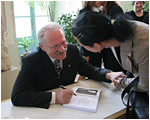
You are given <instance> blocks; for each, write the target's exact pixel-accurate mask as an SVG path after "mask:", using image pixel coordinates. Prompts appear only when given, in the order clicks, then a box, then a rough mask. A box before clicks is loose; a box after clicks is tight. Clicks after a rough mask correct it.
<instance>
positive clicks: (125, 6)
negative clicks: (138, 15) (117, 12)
mask: <svg viewBox="0 0 150 120" xmlns="http://www.w3.org/2000/svg"><path fill="white" fill-rule="evenodd" d="M117 3H118V4H119V5H120V6H121V8H122V9H123V10H124V12H127V11H130V10H132V9H133V6H132V1H117Z"/></svg>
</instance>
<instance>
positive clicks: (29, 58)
mask: <svg viewBox="0 0 150 120" xmlns="http://www.w3.org/2000/svg"><path fill="white" fill-rule="evenodd" d="M38 40H39V47H37V48H36V49H35V50H33V51H32V52H31V53H29V54H28V55H26V56H25V57H24V58H23V64H22V68H21V71H20V72H19V75H18V77H17V80H16V82H15V84H14V87H13V91H12V97H11V100H12V103H13V104H14V105H15V106H32V107H41V108H48V107H49V106H50V104H64V103H68V102H69V101H70V99H71V97H72V95H73V91H72V89H60V90H58V91H56V92H46V91H47V90H50V89H54V88H58V87H59V86H60V85H68V84H72V83H74V79H75V77H76V75H77V73H79V74H81V75H83V76H88V77H90V78H92V79H94V80H97V81H103V82H111V80H113V79H117V78H118V77H125V75H124V74H123V73H122V72H117V73H115V72H111V71H110V70H108V69H100V68H98V67H94V66H92V65H90V64H89V63H88V62H87V61H86V60H85V59H84V58H83V57H82V55H81V54H80V52H79V50H78V48H77V46H75V45H72V44H68V45H67V43H66V39H65V36H64V32H63V30H62V28H61V27H60V26H59V25H58V24H56V23H54V22H52V23H49V24H47V25H45V26H44V27H43V28H41V30H40V31H39V33H38ZM56 61H57V62H56ZM59 66H60V67H59Z"/></svg>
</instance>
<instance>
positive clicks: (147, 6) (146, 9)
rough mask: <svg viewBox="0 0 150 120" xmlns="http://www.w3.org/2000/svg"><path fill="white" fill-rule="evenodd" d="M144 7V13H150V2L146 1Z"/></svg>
mask: <svg viewBox="0 0 150 120" xmlns="http://www.w3.org/2000/svg"><path fill="white" fill-rule="evenodd" d="M144 2H145V3H144V6H143V10H144V11H148V12H149V1H144Z"/></svg>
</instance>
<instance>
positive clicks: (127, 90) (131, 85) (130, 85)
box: [121, 76, 139, 106]
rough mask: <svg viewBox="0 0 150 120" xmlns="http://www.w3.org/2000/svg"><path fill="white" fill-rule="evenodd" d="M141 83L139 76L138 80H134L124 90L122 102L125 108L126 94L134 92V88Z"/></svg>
mask: <svg viewBox="0 0 150 120" xmlns="http://www.w3.org/2000/svg"><path fill="white" fill-rule="evenodd" d="M138 82H139V76H137V77H136V78H134V80H133V81H132V82H131V83H130V84H129V85H128V86H127V87H126V88H125V89H124V90H123V92H122V94H121V99H122V102H123V104H124V105H125V106H127V105H126V104H125V102H124V101H123V98H124V96H125V94H126V93H128V94H129V93H130V92H131V91H132V90H133V87H134V86H136V85H137V84H138Z"/></svg>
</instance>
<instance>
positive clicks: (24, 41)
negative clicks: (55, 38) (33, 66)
mask: <svg viewBox="0 0 150 120" xmlns="http://www.w3.org/2000/svg"><path fill="white" fill-rule="evenodd" d="M34 42H35V41H34V40H32V38H30V37H27V38H24V37H23V38H22V41H18V49H19V50H20V49H24V50H25V52H26V53H25V54H23V55H21V56H20V57H21V60H22V58H23V57H24V56H25V55H26V54H28V53H29V51H28V48H29V46H30V45H31V44H32V43H34Z"/></svg>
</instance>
